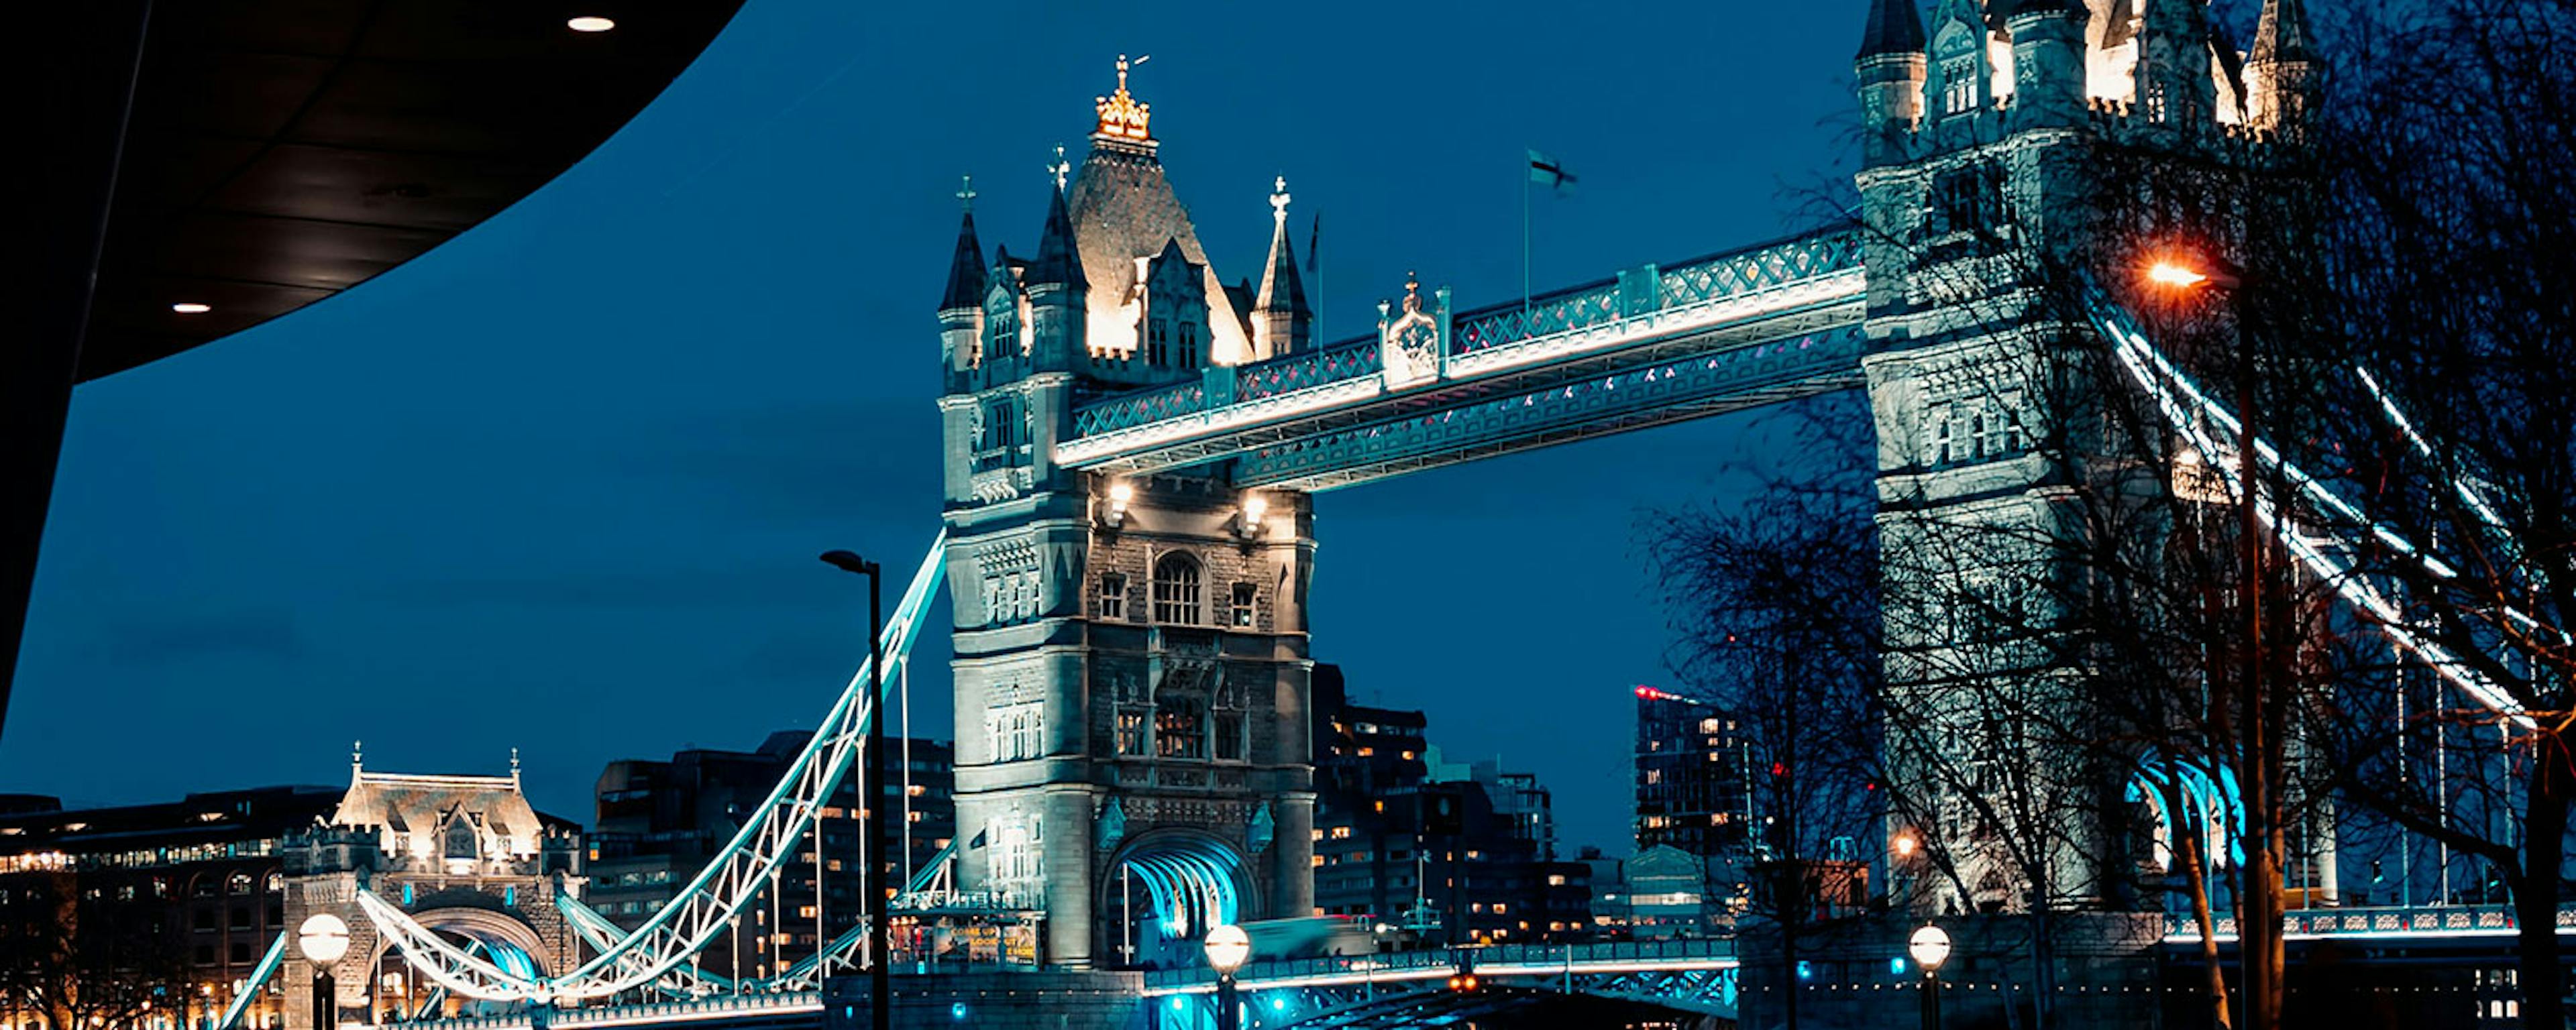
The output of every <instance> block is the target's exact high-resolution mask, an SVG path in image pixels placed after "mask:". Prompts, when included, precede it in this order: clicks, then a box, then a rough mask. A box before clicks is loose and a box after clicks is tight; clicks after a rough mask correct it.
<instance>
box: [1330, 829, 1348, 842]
mask: <svg viewBox="0 0 2576 1030" xmlns="http://www.w3.org/2000/svg"><path fill="white" fill-rule="evenodd" d="M1333 839H1334V840H1349V839H1351V828H1350V827H1348V826H1336V827H1333Z"/></svg>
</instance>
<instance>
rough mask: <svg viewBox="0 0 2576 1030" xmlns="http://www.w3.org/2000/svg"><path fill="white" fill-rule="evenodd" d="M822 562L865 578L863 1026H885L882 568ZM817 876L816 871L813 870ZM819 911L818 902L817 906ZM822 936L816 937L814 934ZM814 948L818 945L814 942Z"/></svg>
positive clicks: (845, 555)
mask: <svg viewBox="0 0 2576 1030" xmlns="http://www.w3.org/2000/svg"><path fill="white" fill-rule="evenodd" d="M822 559H823V563H824V564H826V565H830V566H832V567H833V568H836V569H839V570H841V571H843V572H848V573H853V574H856V575H861V576H866V577H867V578H868V756H867V757H868V765H867V773H866V776H865V779H864V781H863V782H861V783H860V784H859V791H858V794H859V811H861V812H864V813H866V814H867V827H866V828H867V834H868V836H867V841H868V843H867V856H868V860H867V861H866V862H864V863H861V865H862V867H863V868H862V869H861V870H860V872H859V887H860V889H862V890H864V891H866V892H867V903H868V908H867V920H868V1025H869V1026H871V1027H873V1028H875V1030H886V1027H887V1026H888V1024H889V1023H890V1022H891V1021H892V1018H893V1015H894V1010H893V1008H892V1007H891V1006H892V1004H893V999H892V998H891V997H890V996H889V993H888V991H889V987H888V984H887V982H886V981H887V975H886V974H887V972H888V969H887V966H886V960H887V959H888V958H889V957H891V956H889V955H887V954H886V951H887V947H886V889H885V888H886V884H885V867H886V840H887V836H886V832H885V816H886V798H885V783H886V768H885V753H886V743H885V724H886V721H885V655H884V654H883V653H882V652H881V650H880V645H879V643H878V637H879V636H881V635H882V634H883V633H884V632H885V628H884V627H885V613H884V609H883V607H882V604H883V596H884V595H883V591H882V590H881V584H880V583H879V573H880V572H881V571H882V570H880V569H879V567H878V566H877V563H875V562H872V561H869V560H867V559H865V558H861V557H859V556H858V555H855V554H852V553H850V552H848V551H825V552H823V554H822ZM822 850H823V832H822V831H821V830H820V829H817V830H815V831H814V851H815V856H816V857H817V858H820V857H821V856H822ZM817 879H818V880H819V879H820V874H819V873H818V874H817ZM815 907H816V910H817V911H820V909H821V904H820V903H819V902H818V903H817V904H816V906H815ZM816 939H817V940H818V941H819V940H820V939H821V938H820V937H819V936H817V938H816ZM818 946H819V945H818Z"/></svg>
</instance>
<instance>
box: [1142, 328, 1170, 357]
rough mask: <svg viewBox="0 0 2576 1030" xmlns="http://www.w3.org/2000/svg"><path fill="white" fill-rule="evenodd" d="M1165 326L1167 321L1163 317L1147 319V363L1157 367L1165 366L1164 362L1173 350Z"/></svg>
mask: <svg viewBox="0 0 2576 1030" xmlns="http://www.w3.org/2000/svg"><path fill="white" fill-rule="evenodd" d="M1165 327H1166V323H1165V322H1164V321H1163V320H1162V319H1159V318H1149V319H1146V320H1145V363H1146V364H1149V365H1152V366H1154V367H1155V368H1161V367H1163V362H1164V361H1166V360H1168V359H1169V355H1170V352H1171V344H1170V341H1169V339H1168V334H1167V333H1166V331H1165Z"/></svg>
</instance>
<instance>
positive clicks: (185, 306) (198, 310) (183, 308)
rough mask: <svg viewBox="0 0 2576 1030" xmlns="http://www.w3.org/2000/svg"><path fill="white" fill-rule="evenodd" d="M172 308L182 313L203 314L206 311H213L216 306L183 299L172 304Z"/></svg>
mask: <svg viewBox="0 0 2576 1030" xmlns="http://www.w3.org/2000/svg"><path fill="white" fill-rule="evenodd" d="M170 310H172V311H176V312H178V313H180V314H182V315H202V314H205V313H206V312H209V311H213V310H214V308H213V307H211V306H208V305H205V304H199V303H197V302H196V301H193V300H183V301H180V302H179V303H176V304H172V305H170Z"/></svg>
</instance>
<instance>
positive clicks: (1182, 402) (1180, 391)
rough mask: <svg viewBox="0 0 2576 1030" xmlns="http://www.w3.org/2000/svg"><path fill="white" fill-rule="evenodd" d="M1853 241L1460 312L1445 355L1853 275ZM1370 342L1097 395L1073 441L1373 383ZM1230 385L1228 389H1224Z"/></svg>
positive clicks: (1783, 246)
mask: <svg viewBox="0 0 2576 1030" xmlns="http://www.w3.org/2000/svg"><path fill="white" fill-rule="evenodd" d="M1860 262H1861V253H1860V239H1859V237H1858V236H1856V235H1853V234H1850V233H1835V234H1831V235H1825V236H1809V237H1801V238H1798V239H1793V240H1787V241H1782V242H1778V243H1771V244H1766V245H1763V246H1759V247H1752V248H1748V249H1745V250H1737V251H1729V252H1727V253H1723V254H1715V255H1711V256H1708V257H1704V258H1698V259H1695V260H1692V261H1687V262H1683V263H1682V264H1679V265H1676V266H1673V267H1671V268H1662V269H1658V268H1656V267H1655V266H1651V265H1650V266H1646V267H1645V268H1643V269H1639V270H1634V271H1631V272H1629V273H1626V274H1623V275H1621V276H1619V277H1618V278H1616V279H1609V280H1604V281H1601V282H1595V283H1587V284H1584V285H1582V286H1577V287H1573V288H1570V289H1565V290H1559V291H1557V292H1554V293H1548V294H1542V295H1539V296H1536V297H1533V298H1531V299H1530V302H1529V304H1528V305H1527V306H1524V305H1522V304H1521V303H1520V302H1518V301H1513V302H1509V303H1505V304H1496V305H1492V306H1489V307H1483V308H1478V309H1475V310H1472V311H1467V312H1462V313H1460V314H1457V315H1455V316H1453V317H1452V318H1451V320H1450V325H1451V329H1450V354H1451V355H1452V356H1457V355H1465V354H1472V353H1476V352H1478V351H1484V350H1490V349H1492V348H1495V347H1500V346H1505V345H1508V344H1514V343H1519V342H1522V341H1525V340H1531V339H1536V338H1540V337H1546V336H1554V335H1557V334H1560V333H1569V332H1579V331H1582V330H1586V329H1594V328H1599V327H1602V326H1607V325H1613V324H1616V323H1618V322H1620V321H1622V320H1625V319H1629V318H1636V317H1641V316H1645V315H1650V314H1653V313H1655V312H1658V311H1663V310H1666V309H1668V308H1675V307H1683V306H1688V305H1693V304H1706V303H1710V302H1715V301H1723V300H1729V299H1733V298H1736V297H1740V296H1744V295H1747V294H1751V293H1756V292H1760V291H1763V290H1770V289H1777V288H1780V287H1784V286H1790V285H1794V284H1796V283H1799V282H1804V281H1807V280H1811V279H1816V278H1820V277H1823V276H1828V275H1834V274H1837V273H1841V272H1848V271H1852V270H1855V269H1858V268H1859V267H1860V266H1861V265H1860ZM1382 361H1383V357H1382V355H1381V354H1380V353H1379V348H1378V340H1377V337H1375V336H1374V335H1371V336H1364V337H1360V338H1358V339H1353V340H1345V341H1342V342H1339V343H1335V344H1332V345H1330V346H1326V347H1322V348H1319V349H1316V350H1310V351H1307V352H1305V353H1302V354H1291V355H1287V356H1285V357H1278V358H1272V359H1270V360H1267V361H1256V362H1253V363H1251V364H1248V365H1239V366H1236V367H1235V368H1234V370H1233V380H1232V382H1231V383H1230V384H1228V383H1226V382H1225V380H1224V378H1222V375H1221V373H1220V374H1219V377H1218V378H1217V379H1216V380H1215V381H1216V382H1217V384H1218V385H1219V387H1220V389H1218V390H1217V391H1215V392H1214V394H1213V395H1212V394H1211V391H1210V390H1209V388H1208V380H1207V379H1206V378H1202V379H1201V380H1199V381H1196V382H1186V383H1178V384H1175V385H1171V386H1162V387H1155V388H1153V389H1149V390H1137V391H1133V392H1129V393H1122V394H1115V395H1111V396H1107V397H1102V398H1099V399H1097V400H1094V401H1092V402H1090V403H1088V404H1085V405H1083V406H1082V407H1081V408H1080V409H1079V410H1077V411H1076V412H1075V413H1074V435H1075V436H1077V437H1082V436H1091V435H1094V434H1098V433H1106V432H1112V431H1116V430H1120V429H1128V428H1132V427H1135V426H1140V425H1148V424H1151V423H1155V422H1160V421H1163V420H1165V419H1170V418H1176V417H1179V416H1183V415H1190V414H1196V413H1199V412H1202V411H1208V410H1212V409H1213V408H1216V407H1221V406H1223V405H1226V404H1233V403H1242V402H1245V401H1252V400H1261V399H1264V398H1269V397H1276V396H1280V395H1282V394H1287V393H1294V392H1296V391H1299V390H1308V389H1313V388H1315V387H1319V386H1329V385H1331V384H1334V383H1340V382H1347V381H1349V380H1353V379H1359V378H1363V377H1366V376H1371V375H1376V374H1377V373H1378V371H1379V370H1380V369H1381V368H1382V367H1383V366H1382ZM1228 385H1230V386H1231V387H1232V389H1231V391H1230V392H1229V391H1227V390H1224V389H1223V387H1225V386H1228Z"/></svg>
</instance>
